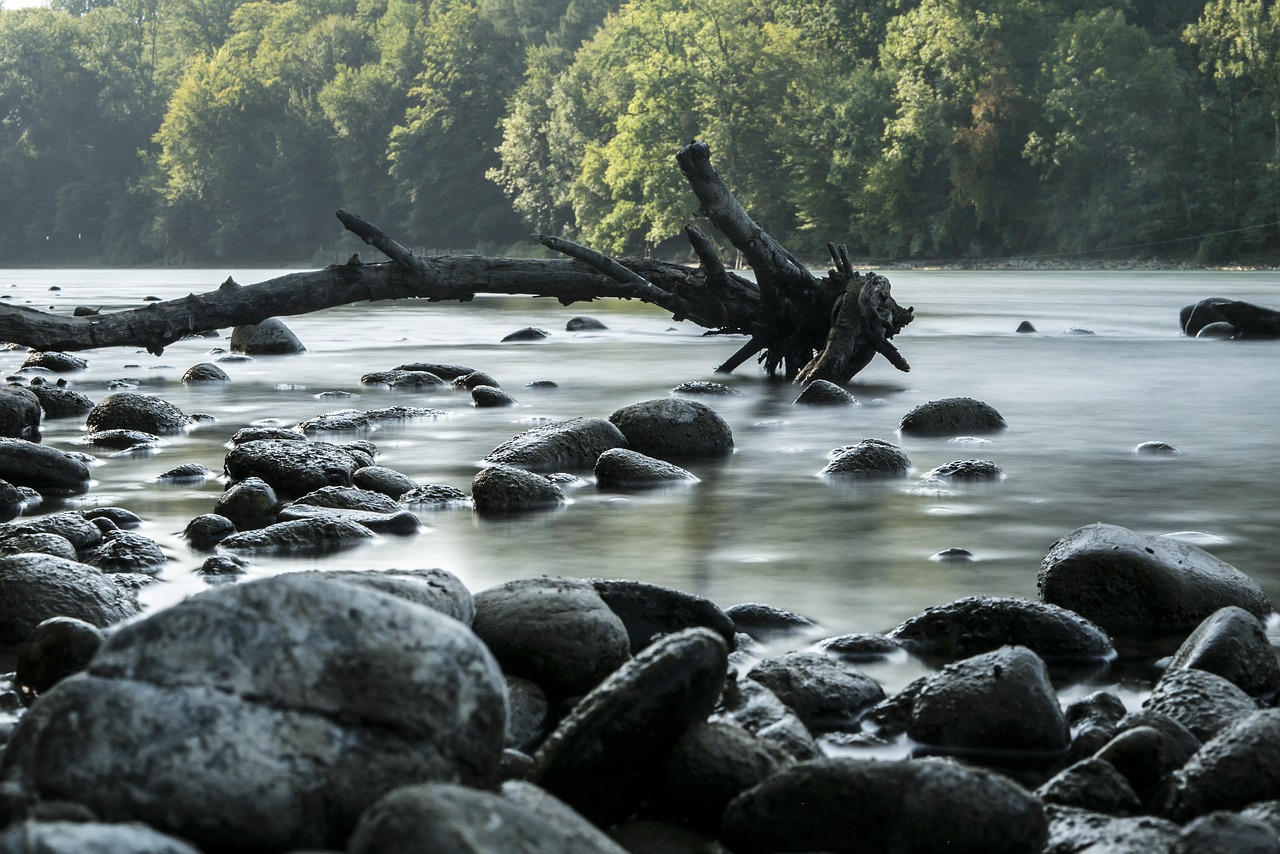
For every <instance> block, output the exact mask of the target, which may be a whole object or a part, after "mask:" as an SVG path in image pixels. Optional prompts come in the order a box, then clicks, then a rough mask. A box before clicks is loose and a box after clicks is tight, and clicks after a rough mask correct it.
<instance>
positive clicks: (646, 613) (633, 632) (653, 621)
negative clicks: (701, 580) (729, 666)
mask: <svg viewBox="0 0 1280 854" xmlns="http://www.w3.org/2000/svg"><path fill="white" fill-rule="evenodd" d="M590 583H591V586H592V587H594V588H595V590H596V593H598V594H600V598H601V599H602V600H603V601H604V604H605V605H607V606H608V607H609V610H610V611H612V612H613V613H614V614H616V615H617V616H618V618H619V619H621V620H622V624H623V625H624V626H625V627H626V629H627V636H628V637H629V638H630V640H631V654H632V655H635V654H636V653H638V652H639V651H640V650H642V649H644V648H645V647H646V646H648V645H649V644H651V643H653V642H654V641H655V640H657V639H658V638H659V637H661V636H662V635H669V634H672V633H674V632H678V631H681V630H683V629H690V628H694V627H696V626H701V627H702V628H706V629H711V630H712V631H713V632H715V633H716V634H718V635H720V637H721V638H723V639H724V642H725V644H726V645H727V646H728V647H730V648H732V647H733V645H734V635H735V633H736V631H737V630H736V628H735V627H734V624H733V620H731V619H730V618H729V615H728V614H726V613H725V612H724V611H722V610H720V608H719V607H718V606H717V605H716V604H715V603H714V602H712V601H711V600H710V599H707V598H705V597H703V596H698V595H697V594H695V593H685V592H684V591H682V590H676V589H674V588H671V587H663V586H661V585H658V584H650V583H648V582H644V581H631V580H628V579H606V578H600V579H594V580H592V581H591V582H590Z"/></svg>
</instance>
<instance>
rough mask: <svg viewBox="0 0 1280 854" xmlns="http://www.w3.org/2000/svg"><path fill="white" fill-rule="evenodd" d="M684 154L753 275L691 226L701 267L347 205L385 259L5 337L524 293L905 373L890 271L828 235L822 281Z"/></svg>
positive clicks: (795, 357) (89, 334) (790, 371)
mask: <svg viewBox="0 0 1280 854" xmlns="http://www.w3.org/2000/svg"><path fill="white" fill-rule="evenodd" d="M677 162H678V163H679V165H680V168H681V170H682V171H683V173H684V175H685V178H686V179H687V180H688V182H689V185H690V187H691V188H692V189H693V192H694V194H695V195H696V196H697V198H698V201H699V202H700V204H701V208H700V209H699V214H700V215H701V216H703V217H705V218H707V219H709V220H710V221H711V223H712V224H713V225H714V226H715V227H716V228H717V229H718V230H719V231H720V232H721V233H722V234H723V235H724V236H725V237H726V238H727V239H728V240H729V242H730V243H731V244H732V245H733V246H734V248H735V249H736V250H737V251H738V252H740V253H741V255H742V257H743V258H744V259H745V260H746V262H747V263H748V264H749V265H750V266H751V268H752V270H753V272H754V273H755V281H751V280H750V279H748V278H746V277H744V276H740V275H737V274H735V273H733V272H732V271H730V270H728V269H726V267H725V265H724V264H723V262H722V261H721V260H720V258H719V255H718V254H717V251H716V249H715V245H714V243H713V242H712V241H711V240H710V239H709V238H708V237H707V236H706V235H705V234H704V233H703V232H701V231H700V230H699V229H697V228H696V227H695V226H693V225H687V226H686V227H685V233H686V236H687V237H688V239H689V241H690V244H691V246H692V247H693V251H694V253H695V254H696V255H697V257H698V259H699V260H700V262H701V265H700V267H698V268H692V267H687V266H684V265H681V264H674V263H670V262H664V261H654V260H647V259H636V258H622V259H613V258H609V257H607V256H605V255H602V254H600V253H598V252H595V251H594V250H591V249H589V248H587V247H584V246H580V245H578V244H576V243H572V242H570V241H567V240H563V239H561V238H557V237H550V236H545V235H534V239H536V240H538V241H539V242H540V243H542V244H543V245H544V246H546V247H548V248H550V249H552V250H554V251H556V252H559V253H561V254H562V255H565V256H567V257H566V258H552V259H530V258H519V259H517V258H491V257H484V256H471V255H463V256H443V257H435V258H424V257H422V256H419V255H417V254H415V253H413V252H411V251H409V250H408V249H406V248H405V247H404V246H402V245H401V244H399V243H397V242H396V241H395V240H394V239H392V238H391V237H389V236H388V235H386V234H384V233H383V232H382V231H381V230H380V229H378V228H377V227H376V226H374V225H372V224H370V223H368V222H366V221H365V220H363V219H361V218H360V217H358V216H356V215H354V214H351V213H348V212H346V211H339V212H338V218H339V220H341V222H342V224H343V226H344V227H346V228H347V229H348V230H349V231H351V232H352V233H353V234H355V235H357V236H358V237H360V238H361V239H362V240H364V241H365V242H366V243H368V244H370V245H372V246H374V247H375V248H377V249H379V250H380V251H381V252H383V254H385V255H386V256H387V257H388V258H390V259H391V260H390V261H389V262H381V263H373V264H368V263H363V262H362V261H360V259H359V257H358V256H354V255H353V256H352V258H351V260H349V261H348V262H347V263H345V264H337V265H333V266H330V267H326V268H324V269H323V270H315V271H310V272H305V273H293V274H289V275H285V276H281V277H279V278H275V279H271V280H269V281H266V282H261V283H258V284H253V285H243V286H242V285H239V284H237V283H236V282H234V281H232V280H231V279H228V280H227V281H226V282H224V283H223V284H222V285H221V286H220V287H218V288H217V290H214V291H210V292H207V293H203V294H190V295H188V296H186V297H183V298H181V299H176V300H169V301H167V302H156V303H151V304H149V305H147V306H145V307H142V308H136V309H129V310H125V311H118V312H111V313H106V314H97V315H90V316H87V317H68V316H65V315H57V314H51V313H48V312H42V311H37V310H35V309H31V308H26V307H22V306H9V305H0V340H5V341H9V342H12V343H16V344H22V345H26V346H28V347H32V348H35V349H37V350H62V351H74V350H88V349H93V348H96V347H113V346H133V347H145V348H146V349H147V350H148V351H150V352H152V353H155V354H159V353H161V352H162V351H163V350H164V348H165V347H167V346H168V345H170V344H172V343H173V342H175V341H177V340H179V339H181V338H184V337H186V336H190V335H194V334H198V333H202V332H205V331H208V330H213V329H223V328H227V327H232V326H241V325H246V324H254V323H260V322H262V321H263V320H266V319H267V318H269V317H281V316H292V315H298V314H307V313H310V312H313V311H320V310H322V309H325V308H332V307H334V306H339V305H346V304H349V303H354V302H361V301H364V300H390V299H407V298H419V299H426V300H431V301H441V300H456V301H463V302H465V301H468V300H470V299H472V298H473V297H474V296H475V295H476V294H479V293H485V294H527V295H532V296H541V297H552V298H554V299H557V300H559V301H560V302H561V303H563V304H565V305H569V304H571V303H574V302H582V301H590V300H594V299H601V298H619V299H638V300H643V301H644V302H648V303H652V304H653V305H656V306H659V307H661V308H663V309H664V310H666V311H668V312H670V313H671V314H672V315H673V316H674V317H675V319H677V320H686V319H687V320H690V321H692V322H694V323H697V324H698V325H700V326H702V327H704V328H706V329H708V330H710V331H709V333H708V334H713V335H743V336H746V337H747V341H746V343H745V344H744V345H743V346H741V347H740V348H739V349H738V350H737V352H736V353H734V354H733V355H732V356H731V357H730V358H729V359H728V360H727V361H725V362H724V363H723V364H721V365H720V366H719V368H718V369H717V370H719V371H723V372H729V371H732V370H734V369H735V368H737V367H738V366H740V365H742V364H743V363H744V362H746V361H747V360H749V359H751V358H752V357H758V359H759V361H760V362H762V363H763V364H764V366H765V369H766V371H767V372H768V373H769V374H770V375H771V376H777V375H781V376H785V377H786V378H788V379H793V380H797V381H800V382H810V381H812V380H817V379H825V380H830V381H832V382H836V383H844V382H846V381H847V380H848V379H850V378H851V377H852V376H854V375H855V374H857V373H858V372H859V371H861V370H862V369H863V368H865V367H866V366H867V364H868V363H870V361H871V360H872V359H873V358H874V357H875V354H876V353H881V354H883V355H884V356H885V357H886V358H887V359H888V360H889V361H890V363H891V364H893V365H894V367H896V368H898V369H899V370H903V371H906V370H910V368H909V366H908V365H907V363H906V361H905V360H904V359H903V358H902V356H901V354H899V353H898V350H897V349H896V348H895V347H894V346H893V344H892V343H890V340H889V339H891V338H893V336H894V335H896V334H897V333H898V332H899V331H900V330H901V329H902V327H903V326H905V325H906V324H908V323H910V322H911V320H912V310H911V309H910V308H906V309H904V308H902V307H900V306H899V305H898V304H897V303H895V302H894V300H893V297H892V295H891V293H890V288H889V281H888V279H886V278H884V277H883V276H878V275H875V274H873V273H858V272H856V271H854V269H853V265H852V264H851V262H850V260H849V255H848V253H847V252H846V251H845V249H844V247H843V246H841V247H836V246H834V245H829V246H828V249H829V251H830V253H831V259H832V262H833V264H834V269H832V270H830V271H828V273H827V275H826V277H825V278H823V279H818V278H817V277H815V276H814V275H813V274H812V273H811V272H809V270H808V269H806V268H805V266H804V265H803V264H801V263H800V262H799V261H798V260H796V258H795V257H794V256H793V255H792V254H791V253H790V252H788V251H787V250H786V248H785V247H783V246H782V245H781V244H779V243H778V242H777V241H775V240H774V239H773V238H772V237H770V236H769V234H768V233H766V232H765V231H764V229H762V228H761V227H760V226H759V225H758V224H757V223H756V222H755V221H754V220H752V219H751V217H750V216H748V215H747V213H746V211H745V210H743V208H742V206H741V205H740V204H739V203H738V200H737V199H736V198H735V197H734V195H733V193H732V192H730V190H729V188H728V187H727V186H726V185H725V184H724V182H723V181H722V180H721V178H720V176H719V175H718V174H717V173H716V171H715V169H714V168H713V167H712V165H711V151H710V148H709V147H708V146H707V145H706V144H704V143H700V142H692V143H690V144H689V145H687V146H685V147H684V148H683V149H681V150H680V152H679V154H678V155H677Z"/></svg>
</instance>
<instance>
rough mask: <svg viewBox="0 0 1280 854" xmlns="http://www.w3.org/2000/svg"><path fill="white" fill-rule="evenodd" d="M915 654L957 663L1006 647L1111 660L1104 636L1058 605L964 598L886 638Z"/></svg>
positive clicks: (1047, 655)
mask: <svg viewBox="0 0 1280 854" xmlns="http://www.w3.org/2000/svg"><path fill="white" fill-rule="evenodd" d="M889 637H890V638H892V639H893V640H895V641H897V642H898V643H899V644H901V645H902V646H903V647H905V648H906V649H907V650H909V651H911V652H913V653H915V654H916V655H926V656H943V657H948V658H958V657H964V656H970V655H976V654H978V653H982V652H990V651H991V650H994V649H998V648H1000V647H1002V646H1006V645H1016V646H1023V647H1026V648H1028V649H1030V650H1031V651H1032V652H1034V653H1036V655H1038V656H1040V657H1041V658H1043V659H1045V660H1046V661H1048V660H1055V659H1105V658H1110V657H1113V656H1114V655H1115V649H1114V648H1113V647H1112V645H1111V639H1110V638H1109V637H1108V636H1107V633H1106V632H1104V631H1102V629H1100V628H1098V627H1097V626H1095V625H1094V624H1093V623H1091V622H1089V621H1088V620H1086V619H1084V618H1083V617H1081V616H1080V615H1079V614H1075V613H1072V612H1071V611H1068V610H1066V609H1065V608H1059V607H1057V606H1056V605H1047V604H1045V603H1043V602H1036V601H1034V600H1032V599H1019V598H1013V597H1008V598H1006V597H996V596H968V597H965V598H964V599H957V600H956V601H954V602H950V603H948V604H946V605H937V606H935V607H933V608H928V609H926V610H924V611H922V612H921V613H919V614H917V615H916V616H914V617H912V618H911V619H909V620H907V621H906V622H905V623H903V624H902V625H900V626H898V627H897V628H896V629H894V630H893V631H891V632H890V633H889Z"/></svg>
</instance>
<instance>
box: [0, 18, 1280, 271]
mask: <svg viewBox="0 0 1280 854" xmlns="http://www.w3.org/2000/svg"><path fill="white" fill-rule="evenodd" d="M51 4H52V5H51V7H49V8H34V9H13V10H8V11H0V164H3V166H2V167H0V168H2V169H3V174H4V176H5V179H4V180H3V181H2V182H0V205H2V206H3V208H4V209H5V210H6V211H7V212H8V214H9V215H8V216H7V217H6V220H7V225H6V227H5V228H4V229H3V230H0V258H2V259H4V263H5V264H7V265H10V266H13V265H20V264H62V265H66V264H74V263H85V264H96V263H111V264H130V265H138V264H152V263H185V264H211V265H216V264H222V263H238V264H240V263H247V262H264V263H267V262H279V263H287V262H314V261H317V260H325V261H327V260H332V258H331V257H330V254H331V253H333V252H334V251H336V248H337V247H338V246H340V245H342V243H341V241H342V239H343V237H342V236H343V230H342V227H341V225H340V224H339V223H338V222H337V220H336V219H335V218H334V212H335V211H336V210H337V209H339V208H348V209H350V210H353V211H356V212H358V213H362V214H364V215H366V216H368V217H370V218H371V219H375V220H377V221H378V222H379V223H380V224H381V225H383V226H384V227H385V228H387V229H388V230H389V231H391V232H393V233H396V234H400V235H404V236H405V237H408V238H409V239H410V240H411V241H415V242H416V243H417V245H416V246H415V248H418V249H420V250H421V251H423V252H425V253H430V252H432V251H448V250H453V251H460V250H466V251H472V250H479V251H484V252H490V253H493V252H504V253H515V252H521V253H523V252H525V251H526V249H527V250H528V251H533V250H534V249H536V248H537V247H536V244H534V243H533V242H532V241H528V240H527V238H526V235H527V234H528V233H529V232H530V231H535V230H536V231H538V232H541V233H544V234H551V235H558V236H564V237H568V238H571V239H573V240H576V241H579V242H582V243H585V244H587V245H590V246H592V247H594V248H596V249H598V250H600V251H603V252H607V253H613V254H620V253H653V254H657V255H662V256H664V257H666V256H670V257H677V256H680V255H683V254H688V249H687V246H688V244H687V243H685V242H684V239H683V235H682V233H681V227H682V225H683V224H684V223H685V222H686V221H687V220H688V219H689V218H690V217H692V216H693V215H694V214H695V210H694V209H693V206H692V205H691V204H690V197H689V194H688V192H687V189H686V188H685V187H684V186H683V180H682V178H681V176H680V173H679V171H678V170H677V169H675V168H673V158H674V154H675V152H676V151H677V150H678V149H679V148H680V146H681V145H683V144H684V143H686V142H687V141H688V140H690V139H692V138H695V137H696V138H699V139H703V140H706V141H707V142H708V143H709V144H710V145H711V146H712V149H713V150H714V151H715V152H716V163H717V167H718V169H719V170H720V172H721V174H722V175H723V177H724V178H725V180H726V182H727V183H728V184H729V186H730V187H732V188H733V189H734V190H735V191H736V192H737V193H738V195H739V197H740V198H741V199H742V201H743V204H744V205H745V206H746V207H747V208H748V209H749V210H750V211H752V213H753V215H754V216H755V218H756V219H757V220H758V221H759V222H760V223H761V224H762V225H763V226H764V227H765V228H766V229H767V230H768V231H769V232H770V234H772V235H773V236H774V237H776V238H778V239H779V241H780V242H782V243H784V244H786V245H788V246H789V247H791V248H792V249H793V250H795V251H797V252H798V253H811V254H812V256H813V257H815V258H819V259H821V258H822V256H823V255H824V253H825V248H824V247H825V245H826V241H828V240H831V239H837V240H842V241H844V242H846V243H848V245H849V248H850V250H851V251H852V252H853V254H854V257H855V258H866V259H874V260H876V261H877V262H881V263H883V262H887V261H894V260H898V261H900V260H912V259H916V260H919V259H944V260H945V259H969V260H973V259H982V260H989V261H992V262H1001V261H1003V262H1008V261H1009V260H1010V259H1017V260H1019V261H1022V262H1034V261H1038V260H1053V261H1063V262H1067V263H1073V262H1096V261H1098V260H1108V259H1132V258H1160V259H1166V260H1197V261H1201V262H1207V263H1262V264H1274V263H1276V259H1277V258H1278V257H1280V65H1278V64H1277V61H1276V57H1277V55H1278V52H1280V6H1278V5H1277V4H1275V3H1272V2H1263V0H1210V2H1209V3H1208V4H1207V5H1205V4H1202V3H1200V2H1198V1H1197V0H1175V2H1159V3H1157V2H1153V0H1132V1H1131V2H1101V0H990V1H989V2H982V3H978V2H974V1H973V0H919V2H917V1H916V0H894V2H886V3H882V4H870V5H868V4H865V3H861V2H854V0H770V2H766V0H631V2H628V3H619V2H617V0H418V2H411V1H410V0H286V2H250V3H241V2H238V0H211V1H210V2H197V0H115V2H107V3H99V2H96V0H51Z"/></svg>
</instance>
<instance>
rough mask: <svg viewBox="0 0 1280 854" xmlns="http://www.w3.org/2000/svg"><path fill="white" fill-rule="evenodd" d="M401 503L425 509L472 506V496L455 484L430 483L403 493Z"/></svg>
mask: <svg viewBox="0 0 1280 854" xmlns="http://www.w3.org/2000/svg"><path fill="white" fill-rule="evenodd" d="M362 471H363V469H362ZM357 474H358V472H357ZM400 503H401V504H405V505H408V506H410V507H420V508H422V509H424V510H447V509H449V508H453V507H467V506H470V504H471V496H470V495H468V494H467V493H465V492H463V491H462V490H461V489H458V488H457V487H455V486H449V485H447V484H443V483H428V484H425V485H423V486H418V487H415V488H413V489H411V490H409V491H408V492H406V493H404V494H403V495H401V496H400Z"/></svg>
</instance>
